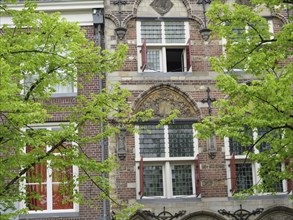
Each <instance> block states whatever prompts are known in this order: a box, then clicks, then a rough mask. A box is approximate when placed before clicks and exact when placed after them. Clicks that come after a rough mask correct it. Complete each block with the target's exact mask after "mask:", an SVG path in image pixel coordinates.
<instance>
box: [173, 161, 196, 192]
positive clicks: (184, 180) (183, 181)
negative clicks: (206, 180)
mask: <svg viewBox="0 0 293 220" xmlns="http://www.w3.org/2000/svg"><path fill="white" fill-rule="evenodd" d="M172 184H173V195H174V196H176V195H192V174H191V166H190V165H175V166H174V167H173V168H172Z"/></svg>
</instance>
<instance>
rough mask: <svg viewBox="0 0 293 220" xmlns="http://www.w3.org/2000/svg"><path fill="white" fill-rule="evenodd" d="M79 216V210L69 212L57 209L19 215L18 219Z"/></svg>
mask: <svg viewBox="0 0 293 220" xmlns="http://www.w3.org/2000/svg"><path fill="white" fill-rule="evenodd" d="M78 216H79V212H74V211H70V212H65V211H64V212H62V211H58V212H46V211H43V212H37V213H29V214H27V215H20V216H19V220H22V219H23V220H24V219H34V218H44V217H46V218H60V217H61V218H62V217H78Z"/></svg>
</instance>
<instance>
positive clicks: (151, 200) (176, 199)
mask: <svg viewBox="0 0 293 220" xmlns="http://www.w3.org/2000/svg"><path fill="white" fill-rule="evenodd" d="M186 201H201V198H200V197H195V196H186V197H183V196H182V197H173V198H154V197H153V198H147V197H142V199H137V202H139V203H141V204H152V203H159V204H162V203H178V202H186Z"/></svg>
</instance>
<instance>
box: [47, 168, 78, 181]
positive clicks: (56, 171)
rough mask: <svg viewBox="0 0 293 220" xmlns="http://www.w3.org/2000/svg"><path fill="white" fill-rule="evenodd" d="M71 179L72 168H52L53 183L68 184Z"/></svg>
mask: <svg viewBox="0 0 293 220" xmlns="http://www.w3.org/2000/svg"><path fill="white" fill-rule="evenodd" d="M72 178H73V167H72V166H69V167H66V168H65V169H63V170H62V169H60V168H52V181H53V182H68V181H70V180H71V179H72Z"/></svg>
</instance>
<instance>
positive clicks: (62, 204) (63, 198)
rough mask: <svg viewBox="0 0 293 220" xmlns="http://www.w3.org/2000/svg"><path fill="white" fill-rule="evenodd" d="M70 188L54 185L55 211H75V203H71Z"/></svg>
mask: <svg viewBox="0 0 293 220" xmlns="http://www.w3.org/2000/svg"><path fill="white" fill-rule="evenodd" d="M66 190H67V191H68V190H70V189H69V187H66V185H65V186H61V184H53V190H52V191H53V209H73V203H72V202H69V201H68V200H70V192H67V191H66Z"/></svg>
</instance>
